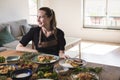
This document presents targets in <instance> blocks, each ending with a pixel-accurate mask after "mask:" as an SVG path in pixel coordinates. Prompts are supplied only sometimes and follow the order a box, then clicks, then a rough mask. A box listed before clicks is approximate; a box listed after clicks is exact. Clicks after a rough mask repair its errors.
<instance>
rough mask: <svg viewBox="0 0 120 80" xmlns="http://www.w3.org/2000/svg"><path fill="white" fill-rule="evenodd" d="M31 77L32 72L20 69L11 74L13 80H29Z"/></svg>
mask: <svg viewBox="0 0 120 80" xmlns="http://www.w3.org/2000/svg"><path fill="white" fill-rule="evenodd" d="M31 76H32V70H30V69H20V70H15V71H13V72H12V76H11V77H12V79H13V80H29V79H30V77H31Z"/></svg>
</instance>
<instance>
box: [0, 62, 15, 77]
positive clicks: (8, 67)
mask: <svg viewBox="0 0 120 80" xmlns="http://www.w3.org/2000/svg"><path fill="white" fill-rule="evenodd" d="M14 70H16V65H12V64H2V65H0V75H6V74H9V72H11V71H14Z"/></svg>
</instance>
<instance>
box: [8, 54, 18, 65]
mask: <svg viewBox="0 0 120 80" xmlns="http://www.w3.org/2000/svg"><path fill="white" fill-rule="evenodd" d="M6 60H7V62H8V63H17V62H18V61H19V60H20V56H8V57H7V58H6Z"/></svg>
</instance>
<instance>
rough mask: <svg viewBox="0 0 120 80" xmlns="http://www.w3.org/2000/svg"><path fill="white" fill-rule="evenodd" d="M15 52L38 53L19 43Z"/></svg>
mask: <svg viewBox="0 0 120 80" xmlns="http://www.w3.org/2000/svg"><path fill="white" fill-rule="evenodd" d="M16 50H17V51H27V52H38V51H37V50H35V49H30V48H27V47H24V46H23V45H22V44H21V43H19V44H18V45H17V47H16Z"/></svg>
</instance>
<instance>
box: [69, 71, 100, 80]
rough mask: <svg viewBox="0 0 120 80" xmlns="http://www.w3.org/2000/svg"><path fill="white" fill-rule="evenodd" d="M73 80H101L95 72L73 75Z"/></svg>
mask: <svg viewBox="0 0 120 80" xmlns="http://www.w3.org/2000/svg"><path fill="white" fill-rule="evenodd" d="M71 78H72V80H99V77H98V75H97V74H95V73H93V72H80V73H77V74H72V75H71Z"/></svg>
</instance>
